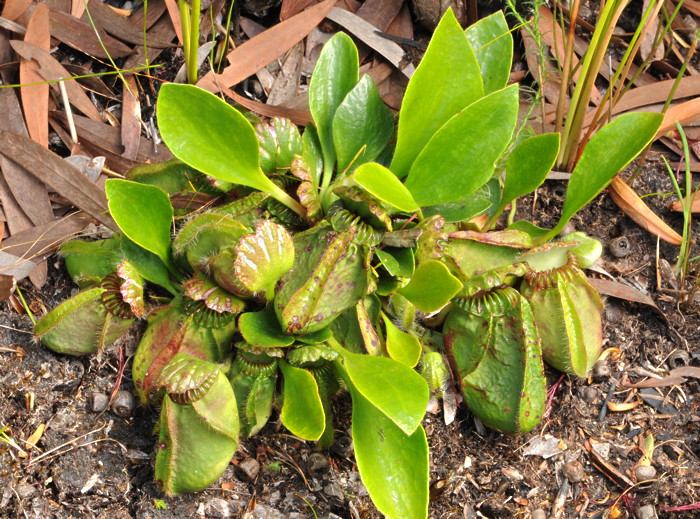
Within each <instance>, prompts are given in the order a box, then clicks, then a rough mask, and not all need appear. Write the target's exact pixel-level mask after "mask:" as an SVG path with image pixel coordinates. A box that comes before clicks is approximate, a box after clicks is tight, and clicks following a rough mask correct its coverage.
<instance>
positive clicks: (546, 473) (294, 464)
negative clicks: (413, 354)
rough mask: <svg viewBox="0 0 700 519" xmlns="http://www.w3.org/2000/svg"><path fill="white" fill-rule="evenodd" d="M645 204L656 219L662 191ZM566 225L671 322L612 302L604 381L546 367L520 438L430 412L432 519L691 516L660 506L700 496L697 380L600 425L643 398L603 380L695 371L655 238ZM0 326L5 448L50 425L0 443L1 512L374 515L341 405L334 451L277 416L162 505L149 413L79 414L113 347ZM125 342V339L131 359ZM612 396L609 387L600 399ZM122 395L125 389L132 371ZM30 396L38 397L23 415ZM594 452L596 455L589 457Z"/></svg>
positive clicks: (692, 331) (657, 180) (607, 213)
mask: <svg viewBox="0 0 700 519" xmlns="http://www.w3.org/2000/svg"><path fill="white" fill-rule="evenodd" d="M667 184H668V180H667V178H666V177H664V175H663V174H661V173H658V171H657V170H656V168H654V167H648V168H645V171H644V174H643V177H642V180H641V182H640V183H639V184H638V185H639V186H640V187H641V186H642V185H644V189H648V190H649V191H650V192H659V193H661V192H668V189H669V186H668V185H667ZM561 188H562V186H561V185H559V183H558V182H550V183H548V184H547V185H546V186H545V188H543V189H541V190H540V192H539V193H538V197H537V200H536V202H535V204H534V209H535V211H534V213H533V214H531V215H530V216H531V217H532V218H534V220H535V221H538V220H540V221H541V223H543V224H546V223H547V221H548V220H549V219H551V218H552V217H553V216H554V215H555V214H556V211H557V210H558V208H559V207H561V203H562V201H563V200H562V198H561V194H562V189H561ZM651 202H652V204H654V203H655V204H656V207H657V209H659V210H660V211H662V212H663V203H665V200H664V199H663V198H662V197H654V199H652V200H651ZM531 209H532V199H530V200H529V201H524V202H523V203H522V204H521V211H522V212H530V210H531ZM542 215H546V216H544V217H543V216H542ZM523 216H525V215H523ZM671 220H672V221H673V217H672V218H671ZM575 224H576V225H577V226H578V228H580V229H587V230H588V231H589V232H590V233H591V234H593V235H594V236H597V237H599V238H601V239H602V240H604V241H606V242H607V241H609V240H610V239H612V238H616V237H619V236H625V237H626V238H627V239H628V240H629V243H630V244H631V253H630V254H629V255H628V256H627V257H625V258H614V257H612V256H611V255H610V254H609V253H606V255H605V256H604V257H603V259H602V261H601V263H600V266H601V268H603V269H605V270H606V271H608V272H609V273H610V274H612V275H613V276H615V277H616V278H617V279H618V280H625V281H627V282H630V283H632V284H633V285H635V286H637V287H639V288H641V289H642V290H643V291H648V292H649V293H650V295H651V296H652V297H653V298H654V299H655V300H656V301H657V302H658V304H659V306H660V308H661V309H662V310H663V311H664V312H665V315H666V317H667V319H668V323H667V322H666V321H665V320H664V318H663V316H662V315H661V314H660V313H659V312H656V311H654V310H652V309H650V308H648V307H643V306H641V305H638V304H632V303H626V302H621V301H620V300H617V299H613V298H608V299H607V302H606V308H605V313H604V316H605V346H606V347H616V348H619V349H620V350H621V351H622V355H621V357H620V358H619V359H618V360H616V361H610V362H608V364H607V365H608V367H609V375H608V374H606V372H605V371H604V370H599V371H598V372H596V375H597V376H596V377H595V378H594V379H593V380H592V381H591V382H590V383H589V382H588V381H585V380H576V379H572V378H569V377H563V378H560V374H558V373H557V372H555V371H553V370H550V371H549V381H550V387H551V386H554V385H555V386H556V389H554V390H553V397H552V401H551V412H550V414H549V416H548V418H547V419H546V420H545V421H544V422H543V423H542V424H541V426H540V427H538V428H537V429H536V430H535V431H534V432H532V433H530V434H527V435H524V436H520V437H508V436H504V435H501V434H498V433H494V432H492V431H489V430H484V429H482V428H480V427H478V424H475V422H474V420H473V419H472V418H471V416H470V415H469V413H468V411H466V410H464V409H462V408H461V409H460V410H459V412H458V414H457V419H456V420H455V421H454V422H453V423H451V424H450V425H448V426H446V425H445V424H444V421H443V415H442V412H441V411H439V410H437V412H436V413H435V414H429V415H428V417H427V418H426V420H425V427H426V430H427V433H428V438H429V442H430V447H431V456H432V459H431V484H432V492H431V496H432V501H431V507H430V510H431V512H430V517H434V518H462V517H490V518H497V517H499V518H500V517H502V518H506V517H529V514H531V512H532V511H533V510H535V509H538V508H541V509H543V510H545V511H546V512H547V514H548V515H549V514H552V516H554V515H555V514H556V515H558V516H559V517H615V516H614V515H605V514H611V513H615V512H618V513H620V514H621V515H618V517H625V514H628V515H627V516H628V517H634V515H631V514H633V513H634V511H635V510H639V509H640V507H642V506H643V505H644V504H653V505H654V506H655V508H656V510H657V513H658V515H659V517H674V518H681V517H697V513H698V512H697V510H696V511H692V510H691V511H679V510H677V511H664V508H666V509H668V508H676V507H681V506H683V505H689V504H692V503H696V502H698V501H700V497H699V496H698V492H699V486H700V463H699V462H698V453H700V437H699V432H700V431H699V427H698V422H699V421H700V409H699V406H700V401H699V400H698V384H697V381H696V380H695V379H692V378H690V379H688V381H687V382H686V383H684V384H682V385H678V386H673V387H671V388H660V391H661V392H662V395H663V396H664V397H665V400H664V402H663V407H661V408H659V409H654V408H653V407H652V406H650V405H646V404H645V405H639V406H637V407H634V408H633V409H631V410H627V411H621V412H611V411H608V412H607V413H606V414H605V415H604V416H603V417H602V419H601V410H603V409H606V410H607V406H606V404H605V401H606V397H608V395H612V396H611V399H610V400H611V402H622V401H624V400H626V399H627V398H628V397H629V398H630V399H631V400H633V401H634V400H637V399H638V398H639V395H638V394H632V395H631V394H630V390H629V389H625V388H623V387H620V386H614V385H613V386H611V381H612V380H613V379H611V378H610V376H612V377H614V379H616V380H617V381H620V380H623V377H628V378H629V379H630V380H632V381H637V380H640V379H641V377H640V376H639V374H643V373H644V372H643V371H640V368H641V369H643V370H646V371H647V372H653V373H655V374H658V375H664V374H665V371H666V370H667V369H668V367H667V365H666V361H667V360H668V357H669V355H670V354H671V353H672V352H674V351H675V350H677V349H682V350H684V351H686V352H688V354H689V356H690V357H689V358H690V363H691V364H692V365H695V366H697V365H699V364H700V355H698V353H700V350H698V344H699V343H698V339H699V336H700V326H699V324H700V320H699V319H698V315H697V306H694V305H689V306H687V305H686V306H684V307H679V306H678V305H677V297H676V294H674V293H672V292H666V291H657V290H655V286H656V269H655V249H656V241H655V239H653V237H651V235H649V234H648V233H646V232H645V231H643V230H641V229H639V228H637V227H636V226H635V224H634V223H632V222H631V221H629V220H628V219H627V218H626V217H624V216H622V215H621V213H620V212H619V210H617V209H616V207H615V206H614V204H612V203H611V202H610V200H608V198H607V195H605V194H604V195H602V196H601V197H599V198H598V199H596V200H595V201H594V202H593V203H592V204H591V206H590V207H589V208H588V209H587V210H586V211H584V212H583V213H582V214H580V215H579V216H577V217H576V220H575ZM674 253H675V249H674V248H671V247H665V246H663V245H662V246H661V258H664V257H665V258H667V259H668V260H670V261H672V260H673V259H674ZM51 270H52V273H51V276H52V277H51V283H50V284H48V285H47V286H46V288H45V289H44V290H42V291H41V292H35V291H33V290H32V289H31V288H30V287H29V286H23V289H24V291H25V295H26V296H27V297H28V298H29V301H30V302H31V301H40V302H42V303H43V304H44V305H46V306H47V307H53V306H54V305H55V304H57V303H58V302H59V301H61V300H63V299H64V298H65V297H66V296H67V295H68V294H70V291H71V285H70V282H69V281H68V280H67V279H66V278H65V275H64V274H63V271H62V270H61V264H60V261H58V260H57V261H55V263H54V264H53V265H52V268H51ZM666 288H668V285H666ZM0 324H1V325H2V328H0V344H3V345H4V346H5V347H6V349H3V350H2V351H1V352H0V386H1V387H2V388H3V395H4V398H3V399H2V400H0V416H1V417H2V420H3V423H4V424H6V425H9V426H10V431H11V437H12V438H14V439H15V440H21V439H27V438H29V437H30V435H31V434H32V433H33V432H34V431H35V430H36V429H37V427H38V426H40V424H45V425H46V429H45V432H44V434H43V436H42V438H41V441H40V443H39V445H40V446H41V450H42V452H43V453H44V454H43V455H42V456H38V452H37V451H34V452H33V453H32V455H31V456H32V458H20V457H18V456H17V450H16V449H13V448H11V447H9V446H7V445H5V444H2V443H0V457H1V458H2V464H0V484H1V487H2V491H1V496H0V510H1V511H0V515H1V516H2V517H8V518H14V517H44V518H49V517H56V518H61V519H63V518H69V517H75V518H87V517H101V518H110V519H115V518H122V517H124V518H126V517H137V518H148V517H153V518H168V517H177V518H185V517H195V516H206V517H260V518H274V517H290V518H295V517H296V518H301V517H316V516H318V517H327V518H333V517H342V518H370V517H379V514H378V513H377V512H376V510H375V509H374V508H373V506H372V504H371V502H370V501H369V499H368V497H367V495H366V491H365V490H364V487H363V486H362V484H361V482H360V480H359V477H358V473H357V471H356V466H355V464H354V462H353V461H352V456H351V449H352V447H351V446H350V445H349V444H350V440H349V437H348V434H347V431H345V430H343V425H344V424H346V423H347V420H348V414H349V409H348V407H349V406H348V402H347V401H346V400H345V399H343V398H340V399H339V401H338V402H337V412H338V415H339V417H340V418H339V421H338V424H337V426H338V429H339V430H338V433H337V436H338V441H337V442H336V444H335V445H334V446H333V448H331V449H330V450H327V451H321V452H317V451H315V450H314V447H313V446H312V445H311V444H307V443H304V442H300V441H298V440H296V439H295V438H291V437H289V436H288V435H286V434H285V433H284V430H283V429H281V428H280V427H279V424H278V423H276V421H275V420H273V421H272V422H271V423H270V424H269V425H268V426H267V427H266V428H265V429H264V431H263V432H262V433H261V434H260V435H259V436H257V437H255V438H253V439H251V440H247V441H244V442H243V443H242V445H241V448H240V450H239V452H238V453H237V455H236V458H235V461H236V463H237V464H238V466H237V465H236V464H232V465H231V466H230V468H229V469H228V470H227V471H226V473H225V474H224V476H223V477H222V478H221V480H220V481H219V483H218V484H217V485H214V486H213V487H212V488H210V489H209V490H207V491H205V492H201V493H199V494H196V495H189V496H182V497H177V498H166V497H165V496H163V495H162V493H161V492H159V490H158V489H157V488H156V487H155V485H154V483H153V480H152V478H153V472H152V463H153V448H154V442H153V438H152V436H151V434H150V432H151V430H152V427H153V423H154V417H155V413H154V412H153V411H152V410H149V409H146V408H142V407H136V408H135V409H134V411H133V414H131V415H130V416H128V417H126V418H125V417H120V416H118V415H116V414H115V413H114V412H112V411H111V410H107V411H106V412H104V413H103V414H99V413H97V412H94V411H92V410H91V405H92V404H91V400H90V399H91V394H92V393H93V392H98V393H109V392H110V391H111V389H112V386H113V384H114V382H115V380H116V374H117V370H118V356H117V351H116V350H112V351H106V352H104V353H103V354H102V355H101V356H100V357H99V358H77V359H76V358H68V357H62V356H58V355H55V354H53V353H52V352H50V351H48V350H47V349H45V348H44V347H42V346H41V345H40V344H37V343H36V341H35V340H34V339H33V337H32V334H31V322H30V321H29V318H28V317H26V316H22V315H19V314H17V312H16V311H15V310H14V309H12V307H10V306H9V304H8V303H4V304H3V308H2V312H1V313H0ZM669 325H670V326H673V327H674V328H675V331H672V330H671V328H670V327H669ZM136 335H137V334H136ZM136 335H132V336H130V337H129V338H128V339H127V340H126V341H124V343H123V344H122V346H123V348H124V351H125V352H126V354H127V357H128V356H129V354H130V353H131V352H132V351H133V348H134V345H135V341H136ZM681 338H683V339H684V340H683V339H681ZM10 350H16V351H15V352H13V351H10ZM674 358H675V357H674ZM674 367H675V365H674ZM611 387H616V389H615V390H614V391H613V392H612V393H611V392H610V389H611ZM121 389H122V390H125V391H131V390H132V389H133V386H132V384H131V381H130V379H129V368H128V364H127V369H126V373H125V377H124V379H123V381H122V384H121ZM645 391H656V390H645ZM28 395H33V398H34V404H33V408H31V409H29V408H28V405H27V398H28ZM649 433H651V434H652V435H653V436H654V439H655V440H656V445H657V447H656V449H655V450H654V454H653V467H654V468H655V469H656V479H655V480H654V481H653V482H651V483H648V484H646V485H644V486H643V487H642V486H635V487H633V488H632V489H630V490H628V492H627V493H626V494H624V497H623V498H620V496H621V495H623V494H622V492H623V488H624V487H625V486H626V483H625V482H623V481H620V480H619V478H620V474H621V475H622V476H623V477H627V478H629V479H631V480H632V481H634V479H635V478H634V466H635V464H636V463H637V462H638V461H639V460H640V458H641V456H642V454H641V451H640V449H639V440H640V438H642V437H643V436H645V435H647V434H649ZM591 445H593V446H594V447H593V448H594V454H591V453H589V452H588V451H587V450H586V447H588V448H591ZM23 446H25V447H26V445H23ZM54 449H55V450H54ZM595 453H598V455H597V456H596V455H595ZM246 460H247V461H246ZM251 460H255V461H251ZM604 464H607V466H608V468H607V469H606V468H605V465H604ZM242 467H243V468H245V470H244V469H243V468H242ZM257 469H259V472H257V474H255V471H256V470H257ZM572 471H573V472H572ZM581 471H582V472H581ZM565 474H566V475H568V476H569V477H568V478H566V480H565ZM576 474H578V477H577V475H576ZM251 478H252V479H251ZM574 480H578V481H576V482H571V481H574ZM159 500H162V501H159ZM159 506H164V507H165V508H163V509H159ZM642 513H644V512H642ZM637 517H647V516H644V515H638V516H637Z"/></svg>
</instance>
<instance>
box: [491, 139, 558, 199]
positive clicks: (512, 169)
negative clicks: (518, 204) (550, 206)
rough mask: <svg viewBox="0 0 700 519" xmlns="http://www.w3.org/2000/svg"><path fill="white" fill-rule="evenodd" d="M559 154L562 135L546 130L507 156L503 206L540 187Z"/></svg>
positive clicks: (527, 140)
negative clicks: (560, 136) (546, 131)
mask: <svg viewBox="0 0 700 519" xmlns="http://www.w3.org/2000/svg"><path fill="white" fill-rule="evenodd" d="M558 153H559V134H558V133H546V134H544V135H536V136H535V137H530V138H529V139H526V140H524V141H523V142H521V143H520V144H518V146H516V148H515V149H514V150H513V152H512V153H511V154H510V155H509V156H508V161H507V163H506V179H505V183H504V185H503V198H502V200H501V207H505V206H506V205H507V204H508V203H510V202H512V201H513V200H515V199H516V198H518V197H519V196H523V195H526V194H528V193H531V192H532V191H534V190H535V189H537V188H538V187H539V186H540V185H541V184H542V182H544V179H545V178H547V174H548V173H549V172H550V170H551V169H552V166H553V165H554V161H555V160H556V159H557V154H558Z"/></svg>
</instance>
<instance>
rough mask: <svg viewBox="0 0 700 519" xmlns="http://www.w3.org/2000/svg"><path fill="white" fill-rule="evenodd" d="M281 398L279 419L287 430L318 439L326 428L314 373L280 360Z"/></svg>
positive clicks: (306, 438)
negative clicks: (281, 377)
mask: <svg viewBox="0 0 700 519" xmlns="http://www.w3.org/2000/svg"><path fill="white" fill-rule="evenodd" d="M279 366H280V369H281V370H282V375H283V376H284V389H283V395H284V401H283V402H282V413H281V416H280V418H281V419H282V423H283V424H284V426H285V427H286V428H287V429H289V431H290V432H291V433H292V434H294V435H296V436H299V437H300V438H303V439H305V440H311V441H316V440H318V439H319V438H320V437H321V435H322V434H323V431H324V430H325V428H326V416H325V413H324V411H323V402H322V401H321V396H320V395H319V392H318V384H317V383H316V379H315V378H314V376H313V375H312V374H311V373H309V372H308V371H307V370H305V369H302V368H295V367H294V366H290V365H289V364H288V363H287V362H285V361H284V360H280V363H279Z"/></svg>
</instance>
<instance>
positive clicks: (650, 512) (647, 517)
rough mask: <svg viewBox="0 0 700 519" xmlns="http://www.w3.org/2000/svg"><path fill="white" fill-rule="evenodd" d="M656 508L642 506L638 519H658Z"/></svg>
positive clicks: (638, 510) (639, 509) (638, 511)
mask: <svg viewBox="0 0 700 519" xmlns="http://www.w3.org/2000/svg"><path fill="white" fill-rule="evenodd" d="M657 517H659V516H658V515H656V508H654V505H642V506H640V507H639V508H637V519H656V518H657Z"/></svg>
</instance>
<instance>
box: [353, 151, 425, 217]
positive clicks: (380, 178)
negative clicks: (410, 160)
mask: <svg viewBox="0 0 700 519" xmlns="http://www.w3.org/2000/svg"><path fill="white" fill-rule="evenodd" d="M353 175H354V177H355V181H356V182H357V183H358V184H360V185H361V186H362V187H364V188H365V189H366V190H367V191H369V192H370V193H371V194H372V195H374V196H375V197H377V198H379V199H380V200H382V201H383V202H386V203H387V204H389V205H391V206H393V207H396V208H397V209H398V210H399V211H404V212H406V213H412V212H414V211H417V210H418V209H420V207H419V206H418V204H417V203H416V201H415V200H414V199H413V196H412V195H411V193H410V191H409V190H408V189H406V186H404V185H403V183H402V182H401V181H400V180H399V179H398V178H396V175H394V174H393V173H392V172H391V171H389V170H388V169H387V168H385V167H384V166H382V165H381V164H377V163H376V162H367V163H366V164H362V165H361V166H360V167H358V168H357V169H356V170H355V173H354V174H353Z"/></svg>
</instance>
